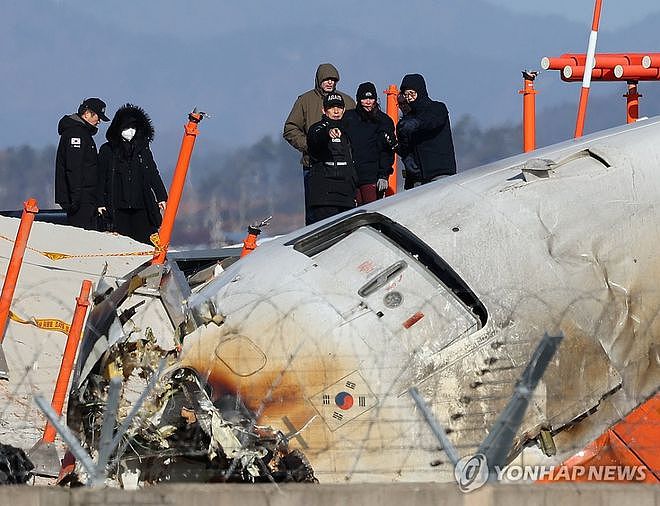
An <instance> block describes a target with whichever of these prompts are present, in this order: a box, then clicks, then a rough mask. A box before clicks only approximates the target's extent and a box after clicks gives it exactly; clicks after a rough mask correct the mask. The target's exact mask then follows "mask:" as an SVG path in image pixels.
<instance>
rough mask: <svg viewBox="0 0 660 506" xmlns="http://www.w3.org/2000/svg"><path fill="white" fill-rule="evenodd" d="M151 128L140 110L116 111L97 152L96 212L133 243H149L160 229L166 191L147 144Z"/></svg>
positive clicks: (128, 105)
mask: <svg viewBox="0 0 660 506" xmlns="http://www.w3.org/2000/svg"><path fill="white" fill-rule="evenodd" d="M154 133H155V132H154V127H153V125H152V123H151V119H150V118H149V116H148V115H147V113H146V112H145V111H144V110H143V109H142V108H140V107H137V106H135V105H132V104H126V105H124V106H122V107H120V108H119V110H118V111H117V113H116V114H115V116H114V118H113V119H112V123H110V127H109V128H108V131H107V133H106V138H107V139H108V142H106V143H105V144H103V146H101V149H100V150H99V173H100V174H99V175H100V177H99V187H98V202H99V209H98V211H99V213H101V214H102V215H105V216H107V217H108V221H109V222H110V223H111V225H110V229H111V230H112V231H114V232H118V233H119V234H121V235H126V236H129V237H132V238H133V239H135V240H136V241H140V242H143V243H146V244H151V241H150V236H151V235H152V234H153V233H155V232H156V231H157V230H158V227H160V224H161V221H162V218H161V210H164V209H165V202H166V201H167V190H165V185H164V184H163V180H162V179H161V177H160V174H159V172H158V168H157V167H156V162H155V161H154V157H153V154H152V153H151V149H150V148H149V144H150V143H151V141H152V140H153V138H154Z"/></svg>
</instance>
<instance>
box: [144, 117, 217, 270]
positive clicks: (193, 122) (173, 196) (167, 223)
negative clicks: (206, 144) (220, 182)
mask: <svg viewBox="0 0 660 506" xmlns="http://www.w3.org/2000/svg"><path fill="white" fill-rule="evenodd" d="M204 116H205V114H204V113H203V112H198V111H197V108H195V109H194V110H193V112H191V113H190V114H189V115H188V124H186V126H185V127H184V134H183V140H182V141H181V149H180V150H179V159H178V160H177V162H176V168H175V169H174V175H173V176H172V184H171V185H170V192H169V194H168V197H167V205H166V207H165V215H164V216H163V223H162V225H161V226H160V230H159V231H158V237H159V248H158V251H157V252H156V254H155V255H154V258H153V260H152V261H151V263H152V264H162V263H164V262H165V257H166V256H167V250H168V248H169V246H170V239H171V238H172V229H173V228H174V220H175V219H176V214H177V211H178V210H179V204H180V202H181V196H182V195H183V186H184V184H185V182H186V175H187V173H188V166H189V165H190V157H191V155H192V151H193V148H194V147H195V140H196V139H197V134H198V133H199V129H198V128H197V125H198V124H199V122H200V121H202V118H203V117H204Z"/></svg>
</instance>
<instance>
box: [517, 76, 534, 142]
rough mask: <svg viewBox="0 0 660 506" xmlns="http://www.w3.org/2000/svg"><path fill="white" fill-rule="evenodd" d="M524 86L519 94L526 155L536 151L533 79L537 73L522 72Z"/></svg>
mask: <svg viewBox="0 0 660 506" xmlns="http://www.w3.org/2000/svg"><path fill="white" fill-rule="evenodd" d="M522 75H523V79H524V82H525V85H524V87H523V89H522V90H520V91H519V92H518V93H520V94H521V95H522V96H523V151H524V152H525V153H528V152H529V151H534V150H535V149H536V96H535V95H536V93H537V91H536V90H535V89H534V79H536V76H537V75H538V72H532V71H529V70H523V73H522Z"/></svg>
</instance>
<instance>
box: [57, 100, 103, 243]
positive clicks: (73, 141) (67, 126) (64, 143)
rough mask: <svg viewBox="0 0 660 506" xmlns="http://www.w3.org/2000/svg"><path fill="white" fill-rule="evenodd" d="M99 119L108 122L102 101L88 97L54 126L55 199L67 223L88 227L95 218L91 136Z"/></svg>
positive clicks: (95, 157)
mask: <svg viewBox="0 0 660 506" xmlns="http://www.w3.org/2000/svg"><path fill="white" fill-rule="evenodd" d="M101 121H109V118H108V117H107V116H106V115H105V102H103V100H101V99H100V98H87V99H85V100H83V102H82V103H81V104H80V106H79V107H78V112H77V113H76V114H70V115H67V116H63V117H62V119H61V120H60V122H59V124H58V125H57V133H59V134H60V143H59V145H58V146H57V157H56V160H55V202H57V203H58V204H59V205H60V206H62V209H64V210H65V211H66V214H67V218H68V221H69V225H73V226H74V227H80V228H86V229H89V230H93V229H95V228H96V221H97V216H96V215H97V211H96V209H97V177H98V175H97V173H98V152H97V150H96V144H95V143H94V139H93V136H94V135H95V134H96V132H97V131H98V129H97V128H96V127H97V125H98V124H99V122H101Z"/></svg>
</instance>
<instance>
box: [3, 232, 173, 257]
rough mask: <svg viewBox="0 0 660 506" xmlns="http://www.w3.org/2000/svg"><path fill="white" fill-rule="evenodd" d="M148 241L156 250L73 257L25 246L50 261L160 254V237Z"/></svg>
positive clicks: (6, 238)
mask: <svg viewBox="0 0 660 506" xmlns="http://www.w3.org/2000/svg"><path fill="white" fill-rule="evenodd" d="M0 239H4V240H5V241H9V242H15V241H14V239H11V238H9V237H6V236H4V235H0ZM149 239H150V240H151V242H152V243H153V244H154V246H155V247H156V249H154V250H150V251H130V252H122V253H85V254H80V255H75V254H73V255H72V254H69V253H59V252H56V251H41V250H38V249H36V248H31V247H30V246H26V249H29V250H30V251H34V252H35V253H39V254H40V255H43V256H45V257H46V258H49V259H50V260H63V259H65V258H101V257H132V256H154V255H157V254H158V253H160V252H161V246H160V237H159V235H158V232H156V233H154V234H152V235H151V237H150V238H149Z"/></svg>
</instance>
